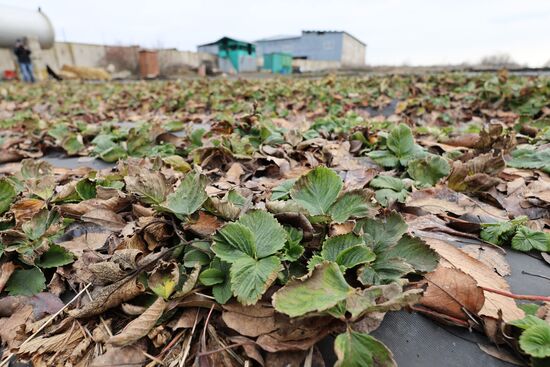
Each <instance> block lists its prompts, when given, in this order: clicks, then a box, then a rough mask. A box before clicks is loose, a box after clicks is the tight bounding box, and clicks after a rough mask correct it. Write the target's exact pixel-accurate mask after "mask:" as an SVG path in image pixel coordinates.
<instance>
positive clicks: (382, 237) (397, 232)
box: [353, 211, 408, 252]
mask: <svg viewBox="0 0 550 367" xmlns="http://www.w3.org/2000/svg"><path fill="white" fill-rule="evenodd" d="M407 228H408V226H407V223H405V220H404V219H403V217H402V216H401V215H400V214H399V213H397V212H395V211H392V212H391V213H390V215H388V216H386V217H383V218H381V219H371V218H369V219H362V220H360V221H357V224H356V225H355V228H354V230H353V231H354V232H355V233H357V234H359V235H361V236H362V237H363V240H364V241H365V243H366V244H367V245H369V246H370V247H371V248H372V249H373V250H374V251H375V252H376V251H378V248H385V247H388V246H391V245H395V244H396V243H397V241H399V239H400V238H401V237H402V236H403V235H404V234H405V233H407Z"/></svg>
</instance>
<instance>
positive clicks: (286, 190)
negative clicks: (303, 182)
mask: <svg viewBox="0 0 550 367" xmlns="http://www.w3.org/2000/svg"><path fill="white" fill-rule="evenodd" d="M295 182H296V179H294V178H292V179H289V180H286V181H283V183H282V184H280V185H279V186H276V187H274V188H273V189H272V190H271V200H281V199H282V200H285V199H287V198H288V197H289V195H290V190H291V189H292V186H294V183H295Z"/></svg>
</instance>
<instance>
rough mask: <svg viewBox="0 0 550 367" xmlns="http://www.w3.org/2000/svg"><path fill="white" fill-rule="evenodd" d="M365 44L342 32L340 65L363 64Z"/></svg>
mask: <svg viewBox="0 0 550 367" xmlns="http://www.w3.org/2000/svg"><path fill="white" fill-rule="evenodd" d="M366 51H367V46H365V45H364V44H362V43H361V42H359V41H357V40H356V39H355V38H353V37H351V36H350V35H349V34H347V33H344V38H343V44H342V58H341V61H342V65H343V66H364V65H365V54H366Z"/></svg>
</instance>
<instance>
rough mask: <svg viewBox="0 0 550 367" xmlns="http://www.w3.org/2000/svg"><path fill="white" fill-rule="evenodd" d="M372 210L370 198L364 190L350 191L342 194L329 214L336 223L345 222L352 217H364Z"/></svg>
mask: <svg viewBox="0 0 550 367" xmlns="http://www.w3.org/2000/svg"><path fill="white" fill-rule="evenodd" d="M371 211H372V207H371V205H370V203H369V198H368V196H367V194H366V192H364V191H362V190H357V191H349V192H346V193H344V194H343V195H341V196H340V197H339V198H338V200H336V202H335V203H334V204H332V206H331V207H330V208H329V213H328V214H329V215H330V216H331V217H332V220H333V221H335V222H336V223H343V222H345V221H347V220H348V219H350V218H364V217H366V216H368V215H369V214H370V213H371Z"/></svg>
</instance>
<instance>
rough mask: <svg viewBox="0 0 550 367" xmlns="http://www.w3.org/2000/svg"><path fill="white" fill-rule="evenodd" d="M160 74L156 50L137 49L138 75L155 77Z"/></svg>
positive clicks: (145, 77) (147, 77) (148, 77)
mask: <svg viewBox="0 0 550 367" xmlns="http://www.w3.org/2000/svg"><path fill="white" fill-rule="evenodd" d="M159 74H160V68H159V56H158V52H157V51H154V50H140V51H139V75H140V77H141V78H143V79H152V78H157V77H158V76H159Z"/></svg>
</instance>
